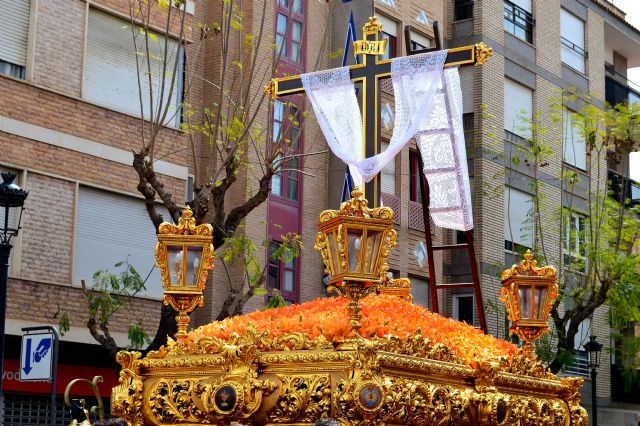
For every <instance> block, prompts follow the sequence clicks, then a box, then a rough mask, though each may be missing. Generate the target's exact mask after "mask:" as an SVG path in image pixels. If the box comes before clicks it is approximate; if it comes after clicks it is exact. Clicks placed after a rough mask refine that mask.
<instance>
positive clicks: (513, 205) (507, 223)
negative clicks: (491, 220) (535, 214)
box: [504, 187, 533, 248]
mask: <svg viewBox="0 0 640 426" xmlns="http://www.w3.org/2000/svg"><path fill="white" fill-rule="evenodd" d="M532 208H533V197H532V196H531V195H529V194H526V193H524V192H522V191H518V190H516V189H513V188H509V187H505V188H504V239H505V241H512V242H514V243H516V244H520V245H522V246H525V247H529V248H531V247H533V224H532V220H531V215H530V212H531V209H532Z"/></svg>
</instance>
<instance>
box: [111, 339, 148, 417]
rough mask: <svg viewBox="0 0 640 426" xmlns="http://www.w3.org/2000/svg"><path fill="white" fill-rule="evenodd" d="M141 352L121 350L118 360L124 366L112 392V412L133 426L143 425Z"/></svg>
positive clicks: (117, 355) (117, 356)
mask: <svg viewBox="0 0 640 426" xmlns="http://www.w3.org/2000/svg"><path fill="white" fill-rule="evenodd" d="M141 356H142V354H141V353H140V352H127V351H120V352H118V353H117V354H116V361H117V362H118V364H120V366H121V367H122V370H120V377H119V379H118V385H117V386H116V387H114V388H113V390H112V392H111V412H112V413H113V414H115V415H117V416H121V417H124V418H126V419H127V420H129V422H131V424H132V425H133V426H138V425H143V424H144V417H143V415H142V400H143V396H142V389H143V383H142V379H141V377H140V375H139V364H138V360H139V359H140V357H141Z"/></svg>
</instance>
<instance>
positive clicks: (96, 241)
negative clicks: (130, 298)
mask: <svg viewBox="0 0 640 426" xmlns="http://www.w3.org/2000/svg"><path fill="white" fill-rule="evenodd" d="M159 210H160V213H161V214H162V216H163V218H164V220H165V221H171V217H170V216H169V212H168V211H167V210H166V209H165V208H164V207H159ZM114 217H117V218H119V220H120V221H121V225H122V226H118V227H114V226H112V225H111V224H112V223H113V218H114ZM157 242H158V238H157V236H156V230H155V229H154V227H153V224H152V223H151V220H149V216H148V215H147V211H146V209H145V206H144V201H143V200H141V199H138V198H133V197H127V196H126V195H120V194H115V193H112V192H107V191H101V190H98V189H94V188H89V187H85V186H81V187H80V189H79V191H78V208H77V213H76V225H75V250H74V262H73V264H74V274H73V276H74V280H73V281H74V284H76V285H79V284H80V280H83V279H84V280H86V282H87V284H88V285H91V284H92V277H93V274H94V273H95V272H96V271H98V270H101V269H108V270H109V271H111V272H116V269H114V265H115V264H116V263H118V262H121V261H124V260H126V261H128V262H129V263H130V264H131V265H133V267H134V268H135V269H136V271H137V272H138V274H140V276H141V277H143V278H144V277H146V276H147V274H150V276H149V279H148V280H147V282H146V291H144V292H141V293H139V295H140V296H148V297H152V298H156V299H161V298H162V294H163V290H162V281H161V279H160V272H159V270H158V269H157V268H155V258H154V256H153V251H152V250H150V248H151V247H154V246H155V244H156V243H157Z"/></svg>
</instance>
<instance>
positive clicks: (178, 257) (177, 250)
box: [167, 245, 184, 287]
mask: <svg viewBox="0 0 640 426" xmlns="http://www.w3.org/2000/svg"><path fill="white" fill-rule="evenodd" d="M167 254H168V257H169V274H170V278H171V285H172V286H173V287H182V286H183V285H184V284H183V282H184V280H183V273H182V272H183V267H184V262H183V258H184V251H183V247H182V245H179V246H174V245H170V246H167Z"/></svg>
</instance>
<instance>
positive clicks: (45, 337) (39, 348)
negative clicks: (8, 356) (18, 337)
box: [20, 333, 53, 382]
mask: <svg viewBox="0 0 640 426" xmlns="http://www.w3.org/2000/svg"><path fill="white" fill-rule="evenodd" d="M52 352H53V335H52V334H51V333H37V334H24V335H23V336H22V350H21V352H20V380H21V381H23V382H24V381H30V380H51V371H52V364H53V354H52Z"/></svg>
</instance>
